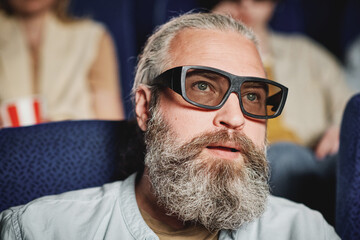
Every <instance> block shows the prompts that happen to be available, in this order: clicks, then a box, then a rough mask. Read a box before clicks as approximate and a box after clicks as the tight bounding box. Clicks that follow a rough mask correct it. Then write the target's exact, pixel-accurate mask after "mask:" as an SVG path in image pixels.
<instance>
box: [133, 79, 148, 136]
mask: <svg viewBox="0 0 360 240" xmlns="http://www.w3.org/2000/svg"><path fill="white" fill-rule="evenodd" d="M150 98H151V91H150V89H149V88H148V87H146V86H145V85H139V87H138V88H137V90H136V93H135V113H136V120H137V122H138V125H139V127H140V129H141V130H143V131H145V130H146V128H147V121H148V119H149V117H150V112H149V104H150Z"/></svg>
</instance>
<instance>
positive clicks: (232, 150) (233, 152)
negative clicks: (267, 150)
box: [206, 143, 242, 160]
mask: <svg viewBox="0 0 360 240" xmlns="http://www.w3.org/2000/svg"><path fill="white" fill-rule="evenodd" d="M206 149H207V151H208V153H210V154H211V155H214V156H216V157H219V158H221V159H227V160H235V159H239V157H240V158H242V157H241V156H242V154H241V149H240V148H239V147H237V146H235V145H234V144H232V143H212V144H210V145H208V146H206Z"/></svg>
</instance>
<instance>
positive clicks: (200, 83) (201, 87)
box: [196, 82, 209, 91]
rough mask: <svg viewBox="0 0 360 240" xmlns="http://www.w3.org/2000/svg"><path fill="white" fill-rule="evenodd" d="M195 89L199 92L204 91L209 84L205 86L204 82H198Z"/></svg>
mask: <svg viewBox="0 0 360 240" xmlns="http://www.w3.org/2000/svg"><path fill="white" fill-rule="evenodd" d="M196 87H197V88H198V89H199V90H201V91H206V90H207V89H208V88H209V84H207V83H206V82H199V83H196Z"/></svg>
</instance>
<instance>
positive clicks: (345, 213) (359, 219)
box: [336, 94, 360, 240]
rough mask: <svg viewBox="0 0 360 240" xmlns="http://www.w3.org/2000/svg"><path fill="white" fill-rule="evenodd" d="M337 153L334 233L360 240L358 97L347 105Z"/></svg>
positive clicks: (359, 109)
mask: <svg viewBox="0 0 360 240" xmlns="http://www.w3.org/2000/svg"><path fill="white" fill-rule="evenodd" d="M339 154H340V158H339V163H338V172H337V199H336V231H337V233H338V234H339V235H340V237H341V238H342V239H354V240H355V239H360V94H358V95H355V96H354V97H353V98H352V99H351V100H350V101H349V102H348V104H347V106H346V109H345V113H344V117H343V121H342V126H341V134H340V151H339Z"/></svg>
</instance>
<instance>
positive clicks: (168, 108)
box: [0, 14, 339, 240]
mask: <svg viewBox="0 0 360 240" xmlns="http://www.w3.org/2000/svg"><path fill="white" fill-rule="evenodd" d="M133 93H134V101H135V112H136V116H137V122H138V125H139V127H140V128H141V129H142V130H143V131H144V132H145V143H146V155H145V169H144V170H143V172H142V173H138V174H137V175H136V174H133V175H131V176H130V177H129V178H127V179H126V180H125V181H120V182H115V183H111V184H107V185H104V186H103V187H101V188H93V189H86V190H80V191H74V192H70V193H65V194H61V195H57V196H50V197H45V198H42V199H39V200H36V201H34V202H31V203H29V204H27V205H25V206H20V207H16V208H12V209H10V210H7V211H5V212H3V213H2V214H1V215H0V219H1V226H2V227H1V236H2V238H3V239H77V240H78V239H125V240H127V239H154V240H155V239H161V240H164V239H222V240H223V239H339V238H338V237H337V235H336V233H335V232H334V230H333V228H332V227H331V226H330V225H328V224H327V223H326V221H325V220H324V219H323V218H322V216H321V215H320V214H319V213H318V212H315V211H312V210H310V209H308V208H306V207H305V206H303V205H299V204H296V203H292V202H290V201H287V200H285V199H280V198H275V197H272V196H269V186H268V167H267V161H266V157H265V149H266V140H265V139H266V136H265V135H266V134H265V132H266V120H267V119H270V118H274V117H277V116H278V115H280V113H281V111H282V109H283V107H284V104H285V101H286V96H287V88H286V87H285V86H282V85H281V84H278V83H276V82H273V81H270V80H268V79H266V76H265V72H264V69H263V66H262V63H261V60H260V57H259V53H258V50H257V47H256V40H255V37H254V35H253V34H252V32H251V31H249V30H248V29H247V28H246V27H245V26H244V25H242V24H241V23H239V22H237V21H235V20H233V19H231V18H228V17H225V16H222V15H216V14H186V15H183V16H180V17H177V18H175V19H172V20H171V21H170V22H168V23H166V24H164V25H163V26H161V27H160V28H159V29H158V30H157V31H156V32H155V33H154V34H153V35H152V36H151V37H150V38H149V40H148V42H147V43H146V46H145V48H144V50H143V53H142V54H141V55H140V58H139V63H138V67H137V72H136V77H135V82H134V87H133Z"/></svg>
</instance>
